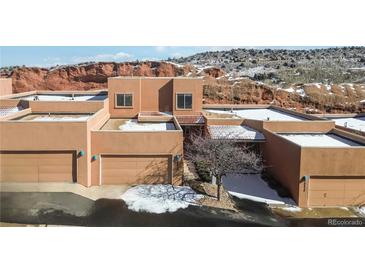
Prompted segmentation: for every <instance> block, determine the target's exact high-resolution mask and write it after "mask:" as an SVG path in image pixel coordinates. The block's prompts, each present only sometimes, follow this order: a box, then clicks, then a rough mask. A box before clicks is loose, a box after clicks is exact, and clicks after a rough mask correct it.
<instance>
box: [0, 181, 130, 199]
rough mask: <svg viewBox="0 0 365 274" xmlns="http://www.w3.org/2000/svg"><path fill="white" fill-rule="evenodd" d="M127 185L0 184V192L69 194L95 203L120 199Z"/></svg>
mask: <svg viewBox="0 0 365 274" xmlns="http://www.w3.org/2000/svg"><path fill="white" fill-rule="evenodd" d="M128 188H130V186H129V185H115V186H109V185H108V186H92V187H84V186H82V185H80V184H73V183H0V192H71V193H74V194H78V195H80V196H83V197H85V198H88V199H91V200H93V201H96V200H98V199H102V198H106V199H120V196H121V195H122V194H123V193H124V192H126V190H127V189H128Z"/></svg>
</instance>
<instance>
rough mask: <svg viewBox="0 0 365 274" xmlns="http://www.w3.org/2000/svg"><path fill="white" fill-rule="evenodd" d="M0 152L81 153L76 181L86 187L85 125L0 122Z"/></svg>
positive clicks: (80, 123) (77, 123) (78, 159)
mask: <svg viewBox="0 0 365 274" xmlns="http://www.w3.org/2000/svg"><path fill="white" fill-rule="evenodd" d="M0 150H9V151H29V150H30V151H52V150H76V151H77V152H79V151H80V150H83V151H85V155H84V156H83V157H81V158H77V181H78V183H80V184H82V185H84V186H88V176H87V162H88V158H90V155H87V153H86V152H87V126H86V123H85V122H61V123H60V122H37V121H0Z"/></svg>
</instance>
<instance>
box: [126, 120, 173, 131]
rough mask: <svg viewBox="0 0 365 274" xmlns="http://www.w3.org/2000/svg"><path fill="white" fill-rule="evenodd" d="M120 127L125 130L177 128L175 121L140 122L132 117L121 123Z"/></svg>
mask: <svg viewBox="0 0 365 274" xmlns="http://www.w3.org/2000/svg"><path fill="white" fill-rule="evenodd" d="M119 129H120V130H124V131H165V130H175V129H176V128H175V125H174V123H171V122H156V123H151V122H149V123H145V122H138V120H137V119H131V120H128V121H126V122H125V123H124V124H122V125H120V126H119Z"/></svg>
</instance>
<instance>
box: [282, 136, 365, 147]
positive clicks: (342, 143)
mask: <svg viewBox="0 0 365 274" xmlns="http://www.w3.org/2000/svg"><path fill="white" fill-rule="evenodd" d="M279 135H280V136H282V137H283V138H285V139H287V140H289V141H291V142H293V143H295V144H297V145H299V146H301V147H361V146H364V145H362V144H360V143H357V142H355V141H352V140H350V139H347V138H343V137H341V136H339V135H336V134H332V133H328V134H325V133H281V134H279Z"/></svg>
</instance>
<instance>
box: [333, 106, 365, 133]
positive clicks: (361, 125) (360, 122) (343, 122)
mask: <svg viewBox="0 0 365 274" xmlns="http://www.w3.org/2000/svg"><path fill="white" fill-rule="evenodd" d="M364 101H365V100H364ZM331 120H333V121H335V123H336V125H338V126H342V127H347V128H350V129H354V130H359V131H362V132H365V116H362V117H353V118H332V119H331Z"/></svg>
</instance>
